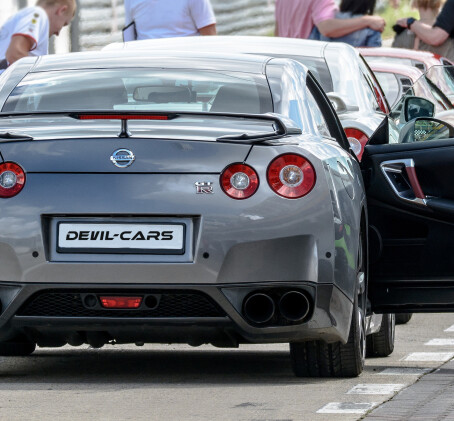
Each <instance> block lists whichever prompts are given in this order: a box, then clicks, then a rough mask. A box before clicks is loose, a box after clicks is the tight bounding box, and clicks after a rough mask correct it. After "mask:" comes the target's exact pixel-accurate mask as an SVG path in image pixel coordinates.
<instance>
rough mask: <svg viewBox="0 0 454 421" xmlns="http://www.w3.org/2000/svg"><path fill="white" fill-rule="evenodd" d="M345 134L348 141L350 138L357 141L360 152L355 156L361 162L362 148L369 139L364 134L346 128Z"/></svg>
mask: <svg viewBox="0 0 454 421" xmlns="http://www.w3.org/2000/svg"><path fill="white" fill-rule="evenodd" d="M345 134H346V135H347V138H348V140H349V141H350V139H351V138H353V139H355V140H357V141H359V143H360V144H361V151H360V152H359V153H357V154H356V156H357V158H358V159H359V160H360V161H361V158H362V157H363V152H364V147H365V146H366V143H367V141H368V140H369V138H368V137H367V135H366V134H365V133H363V132H362V131H361V130H358V129H352V128H347V129H345Z"/></svg>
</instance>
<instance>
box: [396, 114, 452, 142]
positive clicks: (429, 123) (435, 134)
mask: <svg viewBox="0 0 454 421" xmlns="http://www.w3.org/2000/svg"><path fill="white" fill-rule="evenodd" d="M453 137H454V127H452V126H451V125H450V124H448V123H446V122H445V121H441V120H437V119H435V118H417V119H415V120H412V121H410V122H409V123H407V124H406V125H405V126H404V127H403V128H402V130H401V132H400V136H399V143H411V142H426V141H428V140H441V139H449V138H453Z"/></svg>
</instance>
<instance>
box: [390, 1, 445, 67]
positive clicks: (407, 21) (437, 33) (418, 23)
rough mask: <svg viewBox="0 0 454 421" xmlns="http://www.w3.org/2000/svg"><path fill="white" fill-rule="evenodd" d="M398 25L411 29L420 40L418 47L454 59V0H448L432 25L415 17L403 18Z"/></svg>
mask: <svg viewBox="0 0 454 421" xmlns="http://www.w3.org/2000/svg"><path fill="white" fill-rule="evenodd" d="M397 25H399V26H401V27H403V28H407V29H410V30H411V31H412V32H413V33H414V34H415V35H416V37H418V39H419V40H420V43H419V46H418V49H420V50H421V49H424V50H429V51H432V52H434V53H436V54H439V55H441V56H444V57H446V58H448V59H449V60H451V61H454V0H447V1H446V3H445V4H444V5H443V7H442V9H441V11H440V13H439V14H438V16H437V17H436V19H435V23H434V24H433V25H431V24H430V23H426V22H424V21H423V20H417V19H415V18H402V19H399V20H398V21H397Z"/></svg>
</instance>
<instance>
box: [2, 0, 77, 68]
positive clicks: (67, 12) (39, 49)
mask: <svg viewBox="0 0 454 421" xmlns="http://www.w3.org/2000/svg"><path fill="white" fill-rule="evenodd" d="M75 11H76V0H38V2H37V3H36V6H34V7H27V8H25V9H22V10H19V12H17V13H16V14H15V15H13V16H12V17H10V18H9V19H8V20H7V21H6V22H5V23H4V24H3V26H2V27H1V28H0V73H1V72H3V70H4V69H6V67H8V66H9V65H10V64H12V63H14V62H15V61H17V60H19V59H21V58H22V57H26V56H29V55H31V56H41V55H46V54H48V53H49V38H50V37H51V36H52V35H59V33H60V31H61V29H62V28H63V27H64V26H66V25H69V23H70V22H71V20H72V18H73V17H74V14H75Z"/></svg>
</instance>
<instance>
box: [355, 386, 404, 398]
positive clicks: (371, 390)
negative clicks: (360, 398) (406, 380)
mask: <svg viewBox="0 0 454 421" xmlns="http://www.w3.org/2000/svg"><path fill="white" fill-rule="evenodd" d="M405 386H406V385H405V384H381V383H369V384H357V385H356V386H353V387H352V388H351V389H350V390H349V391H348V392H347V395H353V394H355V395H389V394H390V393H395V392H398V391H399V390H401V389H403V388H404V387H405Z"/></svg>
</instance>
